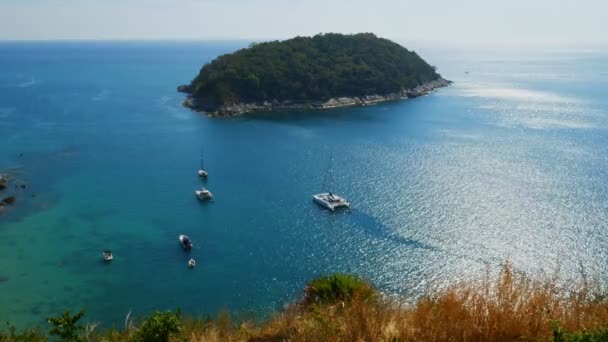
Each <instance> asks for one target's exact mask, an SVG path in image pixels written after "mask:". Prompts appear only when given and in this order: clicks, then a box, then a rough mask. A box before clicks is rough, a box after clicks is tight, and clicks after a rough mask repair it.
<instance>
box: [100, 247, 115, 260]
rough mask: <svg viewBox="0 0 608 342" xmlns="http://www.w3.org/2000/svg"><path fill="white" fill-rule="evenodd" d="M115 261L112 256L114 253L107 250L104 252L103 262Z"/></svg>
mask: <svg viewBox="0 0 608 342" xmlns="http://www.w3.org/2000/svg"><path fill="white" fill-rule="evenodd" d="M112 260H114V256H113V255H112V251H110V250H105V251H103V261H106V262H109V261H112Z"/></svg>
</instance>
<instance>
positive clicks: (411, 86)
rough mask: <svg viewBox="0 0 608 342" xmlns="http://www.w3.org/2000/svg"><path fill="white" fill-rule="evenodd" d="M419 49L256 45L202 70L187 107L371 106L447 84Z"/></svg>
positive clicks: (338, 39) (330, 39) (357, 43)
mask: <svg viewBox="0 0 608 342" xmlns="http://www.w3.org/2000/svg"><path fill="white" fill-rule="evenodd" d="M450 83H451V82H450V81H447V80H445V79H443V78H442V77H441V75H440V74H438V73H437V71H436V70H435V67H433V66H431V65H429V64H428V63H427V62H425V61H424V60H423V59H422V58H421V57H420V56H418V54H417V53H416V52H414V51H410V50H408V49H406V48H404V47H403V46H401V45H399V44H397V43H394V42H392V41H390V40H388V39H384V38H379V37H377V36H376V35H374V34H372V33H359V34H352V35H343V34H336V33H327V34H318V35H316V36H314V37H296V38H292V39H289V40H284V41H272V42H265V43H253V44H251V45H250V46H249V47H248V48H244V49H241V50H238V51H236V52H234V53H232V54H226V55H222V56H219V57H218V58H216V59H215V60H213V61H212V62H210V63H208V64H206V65H204V66H203V67H202V69H201V70H200V73H199V74H198V76H196V77H195V78H194V80H192V82H191V83H190V84H189V85H183V86H180V87H178V91H180V92H184V93H187V94H188V97H187V99H186V100H185V101H184V105H185V106H186V107H189V108H191V109H193V110H196V111H201V112H205V113H207V114H209V115H212V116H231V115H240V114H244V113H250V112H257V111H270V110H275V109H323V108H336V107H344V106H356V105H370V104H376V103H379V102H384V101H392V100H399V99H407V98H413V97H418V96H422V95H426V94H428V93H429V92H430V91H432V90H434V89H436V88H439V87H444V86H447V85H449V84H450Z"/></svg>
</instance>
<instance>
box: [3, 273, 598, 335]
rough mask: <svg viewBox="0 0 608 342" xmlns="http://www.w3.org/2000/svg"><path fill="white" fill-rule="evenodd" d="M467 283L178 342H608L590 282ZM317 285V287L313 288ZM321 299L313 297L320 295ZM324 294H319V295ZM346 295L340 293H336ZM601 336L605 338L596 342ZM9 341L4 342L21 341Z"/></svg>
mask: <svg viewBox="0 0 608 342" xmlns="http://www.w3.org/2000/svg"><path fill="white" fill-rule="evenodd" d="M328 279H330V277H328ZM490 279H491V278H490V277H487V279H486V280H485V281H483V282H481V283H480V284H460V285H455V286H453V287H450V288H448V289H445V290H442V291H437V292H436V293H434V294H432V295H429V296H427V297H424V298H422V299H420V300H418V301H417V303H416V304H414V305H411V306H403V305H399V304H396V303H394V302H390V301H386V300H380V299H378V298H376V296H374V299H373V300H370V297H369V296H367V295H365V296H359V295H357V293H367V292H366V291H367V289H368V288H369V287H364V288H365V289H366V291H364V292H357V291H354V292H352V291H351V290H352V287H348V288H349V292H348V293H353V295H352V296H350V297H349V298H348V299H346V300H344V301H342V299H340V300H336V301H333V302H332V301H329V302H328V301H327V298H326V297H323V298H324V299H323V300H322V301H317V302H315V301H311V298H310V297H307V296H308V295H309V294H310V293H312V292H311V291H310V288H307V289H306V290H305V296H304V299H303V300H302V301H301V302H299V303H296V304H294V305H292V306H291V307H289V308H287V309H286V310H284V311H282V312H280V313H277V314H276V315H275V316H274V317H272V318H271V319H269V320H268V321H266V322H263V323H253V322H245V323H238V324H237V323H234V321H232V320H231V319H230V317H229V316H228V314H227V313H223V314H220V316H219V317H218V318H216V319H213V320H204V321H201V320H188V319H182V320H181V325H182V329H181V336H175V339H174V340H175V341H183V340H184V339H185V340H187V341H199V342H216V341H218V342H219V341H229V342H230V341H250V342H262V341H277V342H278V341H315V342H316V341H394V342H397V341H552V340H554V334H555V329H553V327H554V326H555V324H559V326H560V327H561V329H563V330H564V331H570V332H576V331H578V332H580V331H595V332H600V333H601V334H599V333H598V334H596V337H595V339H580V336H578V335H577V336H578V338H579V339H576V338H574V337H577V336H574V337H573V336H570V337H569V336H568V335H567V334H566V335H565V336H566V337H565V338H564V337H563V336H562V337H559V338H555V340H556V341H604V340H606V339H608V330H605V329H606V328H607V327H608V298H607V297H605V296H603V295H600V293H601V292H600V291H598V288H597V287H595V286H592V285H590V283H589V282H588V281H586V279H585V278H584V277H582V280H581V281H579V282H578V283H576V284H571V286H569V288H568V289H564V288H560V287H559V286H558V285H557V284H558V281H557V279H547V280H545V281H533V280H530V279H529V278H528V277H526V276H525V275H523V274H519V273H516V272H514V270H513V267H512V266H511V265H510V264H508V263H507V264H505V265H503V267H502V269H501V272H500V273H499V275H498V277H496V278H494V279H493V280H490ZM311 284H314V282H312V283H311ZM313 292H314V291H313ZM317 292H318V291H317ZM337 293H340V292H337ZM137 329H138V328H137V327H136V326H133V327H131V326H129V327H128V329H126V330H125V331H122V332H107V333H105V334H101V335H98V336H93V337H91V338H90V339H89V340H91V341H98V340H105V341H127V340H129V338H130V336H134V334H133V333H134V332H135V331H137ZM597 336H599V337H597ZM16 340H18V339H10V338H6V337H5V339H3V338H2V337H1V334H0V341H16Z"/></svg>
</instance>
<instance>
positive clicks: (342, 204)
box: [312, 193, 350, 211]
mask: <svg viewBox="0 0 608 342" xmlns="http://www.w3.org/2000/svg"><path fill="white" fill-rule="evenodd" d="M312 200H313V201H314V202H315V203H317V204H318V205H319V206H321V207H323V208H325V209H327V210H331V211H334V210H336V209H338V208H350V203H348V201H347V200H345V199H344V198H342V197H340V196H338V195H333V194H329V193H322V194H316V195H313V196H312Z"/></svg>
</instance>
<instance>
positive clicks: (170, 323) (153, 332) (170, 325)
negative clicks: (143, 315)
mask: <svg viewBox="0 0 608 342" xmlns="http://www.w3.org/2000/svg"><path fill="white" fill-rule="evenodd" d="M181 331H182V325H181V320H180V318H179V311H175V312H173V311H166V312H159V311H156V312H154V313H153V314H152V315H150V317H148V318H147V319H146V320H145V321H144V322H143V323H142V325H141V327H140V328H139V329H138V330H137V331H136V333H135V335H134V341H141V342H167V341H169V337H171V336H172V335H174V334H179V333H181Z"/></svg>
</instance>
